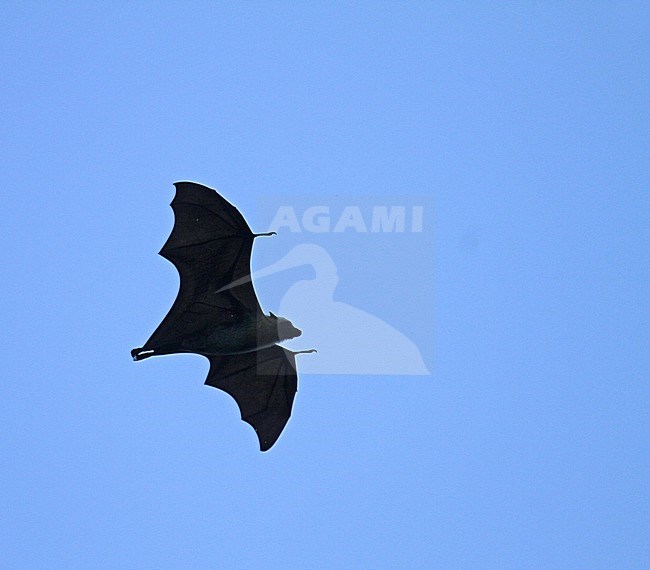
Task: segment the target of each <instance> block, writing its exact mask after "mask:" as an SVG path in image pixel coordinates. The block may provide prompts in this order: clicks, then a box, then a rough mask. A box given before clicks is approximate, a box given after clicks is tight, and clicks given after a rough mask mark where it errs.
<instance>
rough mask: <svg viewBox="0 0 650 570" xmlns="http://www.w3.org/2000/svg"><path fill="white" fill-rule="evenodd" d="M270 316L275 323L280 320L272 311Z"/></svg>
mask: <svg viewBox="0 0 650 570" xmlns="http://www.w3.org/2000/svg"><path fill="white" fill-rule="evenodd" d="M269 315H270V316H271V318H272V319H273V320H275V321H277V320H278V317H276V316H275V315H274V314H273V313H272V312H271V311H269Z"/></svg>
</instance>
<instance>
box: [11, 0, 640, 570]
mask: <svg viewBox="0 0 650 570" xmlns="http://www.w3.org/2000/svg"><path fill="white" fill-rule="evenodd" d="M0 13H1V15H2V17H1V18H0V22H1V23H0V71H1V72H2V85H3V87H2V89H1V90H0V109H1V110H0V144H1V149H2V152H1V153H0V164H1V166H2V175H3V187H4V195H3V212H4V215H3V223H2V224H1V225H0V232H1V233H2V241H3V244H4V247H3V248H2V251H1V253H0V259H1V261H2V267H3V268H4V273H3V275H4V278H3V280H2V290H3V291H2V296H1V300H0V303H1V305H2V306H1V309H2V310H1V311H0V314H1V315H2V319H3V322H4V327H3V330H4V331H5V334H4V335H3V343H2V351H3V355H4V356H3V358H2V364H1V366H2V379H3V381H2V383H1V384H0V414H1V420H2V430H0V449H1V454H0V474H1V479H2V482H1V484H0V504H1V505H2V511H3V513H4V516H3V519H4V520H5V523H4V524H3V525H1V528H0V553H1V558H2V559H3V560H4V565H5V566H6V567H11V568H39V567H66V568H74V567H79V568H88V567H107V568H179V567H186V568H286V567H291V568H318V567H323V568H373V569H374V568H536V569H537V568H563V569H564V568H647V567H648V564H650V552H649V545H648V535H649V532H648V531H649V523H650V520H649V519H650V517H649V512H648V503H647V498H648V496H649V494H650V489H649V488H648V487H649V485H648V481H649V469H648V467H649V455H648V439H649V437H648V436H649V435H650V434H649V433H648V431H649V430H648V405H649V403H650V397H649V396H650V394H649V388H648V378H649V375H650V374H649V373H650V366H649V365H650V359H649V354H650V353H649V351H648V348H647V347H648V341H649V340H650V339H649V338H648V337H649V335H648V309H649V308H650V307H649V295H648V281H649V278H650V269H649V268H650V264H649V261H650V259H649V251H650V248H649V247H648V246H649V241H650V240H649V238H650V225H649V223H648V217H649V214H650V197H649V195H648V182H649V174H650V173H649V168H648V164H649V162H648V151H649V145H648V132H649V127H650V125H649V124H648V123H649V121H648V64H649V60H650V58H649V51H648V40H649V37H648V32H649V31H650V25H649V23H648V22H649V21H650V19H649V16H650V14H649V11H648V8H647V6H643V5H642V3H632V2H617V3H613V2H612V3H605V2H589V3H588V2H574V3H560V2H554V3H553V2H549V3H533V2H519V3H514V2H508V3H499V4H497V3H482V2H463V3H455V2H435V3H434V2H431V3H418V2H410V3H393V2H372V3H370V2H368V3H366V2H356V3H338V2H337V3H334V2H332V3H319V2H313V3H306V2H305V3H288V2H272V3H253V2H251V3H219V2H216V3H179V2H176V3H175V2H165V3H162V2H160V3H153V2H149V3H145V2H142V3H122V2H118V3H114V4H112V5H111V6H110V7H108V6H105V5H104V4H102V3H85V2H84V3H65V4H60V3H18V2H13V3H5V4H4V5H3V7H2V8H1V9H0ZM188 179H189V180H195V181H199V182H202V183H204V184H206V185H208V186H211V187H215V188H218V189H219V190H220V191H221V192H222V193H223V194H224V196H226V197H227V198H228V199H230V200H231V201H233V202H234V203H236V204H237V206H238V207H239V208H240V209H241V210H242V212H244V214H245V215H246V217H247V218H248V219H249V220H250V221H251V224H252V225H253V226H255V229H256V230H257V231H262V230H264V229H265V228H264V227H263V226H265V225H267V224H269V223H270V221H271V219H272V217H273V215H274V212H275V207H276V206H277V205H279V204H280V203H283V204H285V205H290V206H292V207H294V208H296V211H302V210H300V208H303V209H304V208H307V207H310V206H315V205H321V206H322V205H325V206H328V207H330V208H331V210H330V212H331V214H332V217H333V218H335V217H336V216H338V214H339V213H340V212H341V211H342V209H343V208H345V207H346V206H354V205H359V208H360V210H359V211H362V213H363V215H366V216H367V215H370V214H369V212H370V211H371V210H370V209H368V208H371V207H372V206H381V205H389V206H405V207H411V206H413V205H423V207H424V226H423V232H421V233H420V234H417V235H416V234H413V233H408V232H405V233H404V234H402V235H397V234H395V233H386V234H382V233H379V234H373V233H372V232H368V233H365V234H363V233H362V232H355V231H353V230H352V229H350V231H346V232H341V233H338V234H335V233H334V232H328V233H322V234H319V233H310V234H309V235H306V234H305V233H304V232H303V233H301V234H297V233H295V232H290V231H284V232H280V235H278V236H277V237H274V238H267V239H266V240H265V241H263V242H261V241H260V242H258V243H257V244H256V246H255V251H254V260H253V263H254V266H255V267H256V268H258V269H261V268H264V267H266V266H268V265H269V264H272V263H275V262H277V261H278V260H280V259H283V258H284V256H286V255H287V253H288V252H290V251H292V248H294V247H295V246H297V245H301V244H303V245H304V244H309V245H310V246H312V249H310V250H309V251H311V252H315V251H319V252H323V251H325V252H326V253H327V255H329V257H330V258H331V259H332V260H333V261H334V263H335V264H336V267H337V275H338V285H337V288H336V290H335V293H334V297H333V300H334V301H336V302H337V303H339V304H338V305H336V307H338V308H339V309H350V310H352V309H355V310H356V311H363V314H365V315H372V316H373V317H376V318H377V319H381V320H382V321H383V322H384V323H386V326H390V327H392V328H393V329H395V330H397V331H399V332H400V333H401V334H402V335H404V338H408V340H409V341H410V342H411V343H413V345H414V346H417V348H418V349H419V351H420V353H421V356H422V358H423V361H424V362H425V364H426V366H427V369H428V370H429V371H430V372H431V374H429V375H420V376H413V375H404V374H400V375H393V374H383V375H376V374H374V375H373V374H347V375H340V374H333V373H332V374H327V373H323V371H322V370H321V373H319V374H304V375H302V376H301V378H300V385H299V392H298V395H297V398H296V403H295V406H294V415H293V417H292V418H291V421H290V422H289V424H288V426H287V429H286V430H285V432H284V434H283V435H282V436H281V438H280V440H279V441H278V443H277V445H276V446H275V447H274V448H273V449H272V450H271V451H269V452H268V453H266V454H262V453H260V452H259V451H258V449H257V444H256V438H255V434H254V433H253V431H252V430H251V429H250V427H248V426H247V425H246V424H244V423H242V422H241V421H240V420H239V417H238V414H237V410H236V406H235V404H234V403H233V402H232V401H231V400H230V399H229V398H228V396H227V395H225V394H222V393H219V392H218V391H216V390H214V389H211V388H208V387H205V386H203V380H204V378H205V374H206V372H207V361H206V360H205V359H203V358H201V357H199V356H191V355H182V356H169V357H164V358H154V359H150V360H147V361H145V362H140V363H134V362H132V361H131V359H130V357H129V350H130V349H131V348H133V347H135V346H141V344H142V343H143V342H144V341H145V340H146V339H147V338H148V336H149V334H150V333H151V331H152V330H153V328H154V327H155V326H156V325H157V324H158V322H159V321H160V319H161V318H162V317H163V316H164V314H165V313H166V311H167V309H168V308H169V306H170V304H171V302H172V301H173V299H174V296H175V294H176V291H177V287H178V276H177V274H176V272H175V270H174V268H173V267H172V266H171V265H170V264H169V263H168V262H166V261H165V260H164V259H162V258H161V257H159V256H157V255H156V252H157V251H159V249H160V247H161V246H162V244H163V243H164V241H165V240H166V238H167V236H168V234H169V231H170V229H171V226H172V223H173V216H172V211H171V209H170V208H169V205H168V204H169V202H170V201H171V198H172V197H173V187H172V183H173V182H175V181H178V180H188ZM363 208H366V209H365V210H364V209H363ZM314 248H316V249H314ZM318 248H320V249H318ZM301 251H304V250H301ZM303 261H304V259H303ZM312 271H313V269H310V267H309V263H303V264H302V265H294V266H292V267H291V268H286V270H283V271H282V272H281V273H277V274H273V275H271V276H268V277H265V278H264V279H260V281H259V282H258V285H257V290H258V293H259V296H260V299H261V302H262V305H263V306H264V308H265V309H266V310H278V308H279V307H281V306H282V303H283V301H286V300H287V298H288V297H287V291H289V290H290V287H291V286H292V285H293V284H296V283H299V282H301V281H302V282H306V281H308V280H309V279H313V278H314V275H315V273H313V272H312ZM287 306H289V305H288V304H287ZM351 308H352V309H351ZM355 314H356V315H357V316H358V315H360V314H361V313H359V312H357V313H355ZM287 316H289V317H290V318H291V319H292V320H294V321H295V322H296V323H297V324H299V325H300V322H301V318H300V317H301V316H300V314H291V315H287ZM304 317H305V318H306V315H304ZM368 318H369V317H368ZM346 322H347V321H346ZM373 322H374V321H373ZM328 326H329V328H327V330H328V331H330V332H331V331H332V326H335V325H331V323H330V325H328ZM341 328H342V329H343V328H344V327H341ZM311 330H312V332H313V331H314V328H313V327H312V328H311ZM316 332H317V333H320V332H322V331H321V330H320V329H318V330H317V331H316ZM306 333H307V331H306ZM382 338H383V337H382ZM359 339H360V341H361V340H363V342H364V343H366V344H365V346H368V344H370V345H372V344H373V343H375V341H377V342H376V343H375V344H377V343H378V342H379V340H377V337H375V336H374V333H369V334H368V335H361V336H360V337H359ZM360 341H359V342H360ZM322 342H325V340H323V341H322ZM350 342H352V341H350ZM409 346H410V345H409ZM340 354H341V355H343V354H344V353H343V352H341V353H340ZM312 357H314V358H318V355H304V356H301V357H300V359H301V362H303V363H304V359H307V358H312ZM341 358H342V359H343V361H344V362H346V361H351V360H352V359H351V358H347V357H346V358H343V357H342V356H341ZM394 358H395V359H397V360H396V361H397V362H399V356H394ZM312 362H317V361H316V360H314V361H312ZM304 366H307V365H304Z"/></svg>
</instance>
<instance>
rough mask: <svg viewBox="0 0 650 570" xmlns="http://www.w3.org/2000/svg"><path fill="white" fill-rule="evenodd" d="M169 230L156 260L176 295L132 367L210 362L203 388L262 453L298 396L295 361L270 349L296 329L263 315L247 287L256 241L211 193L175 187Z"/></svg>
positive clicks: (229, 206) (196, 187)
mask: <svg viewBox="0 0 650 570" xmlns="http://www.w3.org/2000/svg"><path fill="white" fill-rule="evenodd" d="M174 186H175V187H176V195H175V197H174V199H173V200H172V203H171V207H172V209H173V210H174V227H173V229H172V232H171V234H170V236H169V238H168V239H167V241H166V242H165V245H164V246H163V248H162V249H161V250H160V255H162V256H163V257H164V258H165V259H167V260H169V261H171V263H173V264H174V266H175V267H176V269H177V270H178V273H179V275H180V289H179V291H178V296H177V297H176V300H175V301H174V304H173V305H172V307H171V309H170V310H169V313H167V316H166V317H165V318H164V319H163V321H162V322H161V323H160V325H159V326H158V328H157V329H156V330H155V331H154V332H153V334H152V335H151V338H149V340H148V341H147V342H146V343H145V344H144V346H142V347H140V348H134V349H133V350H132V351H131V356H132V357H133V360H143V359H145V358H149V357H151V356H159V355H164V354H177V353H186V352H190V353H196V354H200V355H202V356H205V357H206V358H207V359H208V360H209V361H210V371H209V372H208V377H207V379H206V380H205V383H206V384H207V385H209V386H214V387H215V388H219V389H220V390H223V391H224V392H227V393H228V394H230V395H231V396H232V397H233V398H234V399H235V401H236V402H237V405H238V406H239V410H240V412H241V417H242V420H244V421H245V422H247V423H249V424H250V425H251V426H253V429H255V432H256V433H257V437H258V439H259V442H260V449H261V451H267V450H268V449H270V448H271V447H272V446H273V444H274V443H275V442H276V441H277V439H278V437H280V434H281V433H282V430H283V429H284V427H285V425H286V424H287V421H288V420H289V417H290V416H291V409H292V407H293V401H294V397H295V394H296V391H297V388H298V376H297V373H296V359H295V355H296V354H300V353H304V352H314V350H304V351H297V352H295V351H291V350H288V349H286V348H283V347H282V346H279V345H278V344H277V343H278V342H282V341H283V340H287V339H291V338H295V337H297V336H300V334H301V331H300V329H298V328H296V327H294V326H293V324H292V323H291V322H290V321H289V320H288V319H285V318H283V317H276V316H275V315H274V314H273V313H270V314H269V315H265V314H264V312H263V311H262V308H261V307H260V304H259V301H258V300H257V296H256V295H255V290H254V288H253V283H252V279H251V275H250V273H251V268H250V260H251V252H252V248H253V242H254V240H255V238H256V237H260V236H269V235H274V234H275V232H268V233H262V234H254V233H253V232H252V231H251V229H250V227H249V226H248V224H247V223H246V220H244V217H243V216H242V215H241V213H240V212H239V210H237V208H235V206H233V205H232V204H230V203H229V202H228V201H227V200H226V199H225V198H223V197H222V196H220V195H219V194H218V193H217V192H216V191H215V190H213V189H211V188H208V187H207V186H203V185H201V184H196V183H195V182H176V183H175V184H174Z"/></svg>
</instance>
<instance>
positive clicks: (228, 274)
mask: <svg viewBox="0 0 650 570" xmlns="http://www.w3.org/2000/svg"><path fill="white" fill-rule="evenodd" d="M175 186H176V195H175V197H174V199H173V201H172V203H171V206H172V209H173V210H174V227H173V229H172V232H171V235H170V236H169V239H168V240H167V242H166V243H165V245H164V246H163V248H162V249H161V251H160V255H162V256H163V257H164V258H165V259H167V260H169V261H171V262H172V263H173V264H174V266H175V267H176V269H177V270H178V273H179V275H180V289H179V292H178V295H177V297H176V300H175V301H174V304H173V305H172V308H171V309H170V310H169V313H168V314H167V316H166V317H165V318H164V319H163V321H162V322H161V323H160V325H159V326H158V328H157V329H156V330H155V331H154V333H153V334H152V335H151V338H150V339H149V340H148V341H147V343H146V344H145V346H144V347H143V349H149V348H152V347H155V346H161V345H167V344H173V343H175V342H176V341H178V340H181V339H183V338H185V337H187V336H188V335H192V334H194V333H197V332H199V331H201V330H202V329H204V328H206V327H208V326H214V325H215V324H218V323H221V322H225V321H227V320H228V318H229V316H230V315H232V314H233V313H234V314H235V315H236V316H237V317H238V318H241V316H242V315H243V314H254V315H257V316H258V318H259V317H261V315H262V310H261V308H260V305H259V302H258V300H257V296H256V295H255V290H254V289H253V284H252V281H250V280H248V282H246V283H243V284H241V285H238V286H236V287H233V288H231V289H228V290H226V291H221V292H218V291H219V289H221V288H222V287H225V286H227V285H229V284H231V283H232V282H233V281H235V280H237V279H241V278H242V277H246V276H247V275H250V259H251V251H252V247H253V240H254V235H253V233H252V232H251V230H250V228H249V227H248V224H247V223H246V221H245V220H244V218H243V216H242V215H241V214H240V213H239V211H238V210H237V208H235V207H234V206H233V205H232V204H230V203H229V202H228V201H227V200H225V199H224V198H223V197H221V196H220V195H219V194H217V192H215V191H214V190H212V189H210V188H208V187H206V186H202V185H201V184H196V183H194V182H177V183H176V184H175ZM231 318H232V317H231Z"/></svg>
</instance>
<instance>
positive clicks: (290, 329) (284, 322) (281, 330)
mask: <svg viewBox="0 0 650 570" xmlns="http://www.w3.org/2000/svg"><path fill="white" fill-rule="evenodd" d="M269 314H270V318H271V320H272V321H273V322H274V323H275V326H276V327H277V329H278V340H287V339H290V338H295V337H297V336H300V335H301V334H302V331H301V330H300V329H299V328H296V327H294V326H293V324H292V323H291V321H290V320H289V319H285V318H284V317H276V316H275V315H274V314H273V313H269Z"/></svg>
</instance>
